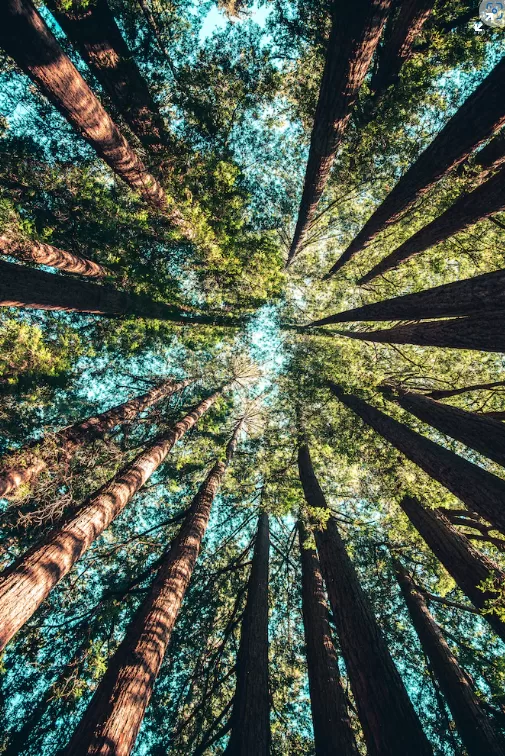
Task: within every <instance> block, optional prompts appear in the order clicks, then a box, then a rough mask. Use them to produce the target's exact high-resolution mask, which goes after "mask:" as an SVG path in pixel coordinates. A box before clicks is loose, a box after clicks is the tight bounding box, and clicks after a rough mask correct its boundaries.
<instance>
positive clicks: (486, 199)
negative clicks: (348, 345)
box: [358, 167, 505, 284]
mask: <svg viewBox="0 0 505 756" xmlns="http://www.w3.org/2000/svg"><path fill="white" fill-rule="evenodd" d="M504 209H505V167H502V168H501V169H500V170H499V171H497V173H495V174H494V175H493V176H491V178H488V179H487V180H486V181H484V182H483V183H481V184H479V186H477V188H476V189H474V190H473V191H471V192H465V193H464V194H462V195H461V196H460V197H459V198H458V199H457V200H456V202H454V204H453V205H451V206H450V207H449V208H448V209H447V210H446V211H445V212H444V213H442V215H439V216H438V218H435V219H434V220H433V221H432V222H431V223H428V225H427V226H424V227H423V228H421V229H419V231H418V232H417V233H416V234H414V236H411V237H410V239H407V240H406V241H405V242H403V244H401V245H400V246H399V247H398V248H397V249H395V250H394V251H393V252H391V254H389V255H387V256H386V257H384V258H383V259H382V260H381V261H380V262H379V263H377V265H375V266H374V267H373V268H372V270H371V271H369V273H367V274H366V275H365V276H362V278H360V279H359V281H358V283H359V284H365V283H368V282H369V281H372V280H373V279H374V278H376V277H377V276H380V275H382V274H383V273H386V272H387V271H388V270H391V269H392V268H396V267H398V265H400V263H402V262H405V261H406V260H410V259H412V258H413V257H415V256H416V255H419V254H421V253H422V252H425V251H426V250H427V249H429V248H430V247H434V246H435V245H437V244H440V243H441V242H443V241H445V240H446V239H449V238H450V237H451V236H454V234H459V233H460V232H461V231H465V230H466V229H467V228H470V226H473V225H474V224H475V223H478V222H479V221H481V220H484V219H485V218H489V216H491V215H493V214H494V213H497V212H501V211H502V210H504Z"/></svg>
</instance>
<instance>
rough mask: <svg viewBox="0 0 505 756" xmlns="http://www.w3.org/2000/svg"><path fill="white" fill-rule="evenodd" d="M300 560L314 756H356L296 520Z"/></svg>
mask: <svg viewBox="0 0 505 756" xmlns="http://www.w3.org/2000/svg"><path fill="white" fill-rule="evenodd" d="M298 532H299V536H300V557H301V564H302V610H303V625H304V629H305V645H306V649H307V650H306V655H307V671H308V676H309V690H310V705H311V709H312V723H313V725H314V744H315V753H316V756H334V754H340V756H358V749H357V747H356V741H355V739H354V733H353V731H352V727H351V723H350V720H349V713H348V711H347V702H346V697H345V692H344V689H343V687H342V683H341V681H340V674H339V670H338V659H337V654H336V651H335V646H334V643H333V639H332V633H331V629H330V623H329V619H328V607H327V604H326V597H325V595H324V587H323V577H322V575H321V567H320V565H319V559H318V557H317V553H316V550H315V549H313V548H312V547H310V548H309V547H308V545H307V544H306V541H307V537H308V536H307V531H306V528H305V526H304V524H303V522H301V521H299V523H298Z"/></svg>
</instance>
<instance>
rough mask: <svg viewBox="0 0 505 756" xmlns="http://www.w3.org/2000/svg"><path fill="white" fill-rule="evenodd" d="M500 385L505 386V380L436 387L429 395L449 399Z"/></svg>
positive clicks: (433, 397) (432, 397)
mask: <svg viewBox="0 0 505 756" xmlns="http://www.w3.org/2000/svg"><path fill="white" fill-rule="evenodd" d="M498 386H505V381H493V382H492V383H474V384H473V385H472V386H463V387H461V388H455V389H435V390H434V391H430V393H429V394H426V396H429V397H430V398H431V399H449V398H450V397H451V396H459V395H460V394H466V393H467V392H468V391H485V390H488V389H494V388H497V387H498Z"/></svg>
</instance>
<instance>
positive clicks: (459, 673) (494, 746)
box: [394, 560, 504, 756]
mask: <svg viewBox="0 0 505 756" xmlns="http://www.w3.org/2000/svg"><path fill="white" fill-rule="evenodd" d="M394 569H395V573H396V577H397V580H398V583H399V584H400V588H401V591H402V594H403V597H404V599H405V603H406V604H407V608H408V610H409V614H410V618H411V620H412V624H413V625H414V628H415V631H416V633H417V635H418V637H419V640H420V642H421V646H422V648H423V651H424V653H425V654H426V656H427V657H428V659H429V661H430V664H431V668H432V670H433V673H434V675H435V677H436V678H437V680H438V683H439V685H440V690H441V691H442V693H443V695H444V696H445V699H446V701H447V703H448V705H449V709H450V710H451V713H452V716H453V717H454V722H455V724H456V728H457V730H458V732H459V734H460V736H461V740H462V741H463V745H464V747H465V749H466V751H467V752H468V756H483V754H486V756H503V754H504V750H503V747H502V744H501V743H500V741H499V739H498V736H497V734H496V733H495V732H494V730H493V728H492V726H491V723H490V722H489V720H488V718H487V717H486V715H485V714H484V712H483V710H482V709H481V706H480V703H479V699H478V698H477V696H476V695H475V692H474V691H473V689H472V686H471V684H470V680H469V678H468V675H466V674H465V672H464V671H463V670H462V669H461V667H460V666H459V664H458V662H457V659H456V658H455V656H454V654H453V653H452V651H451V649H450V648H449V646H448V645H447V642H446V640H445V638H444V636H443V634H442V631H441V629H440V627H439V626H438V625H437V623H436V622H435V620H434V619H433V617H432V615H431V613H430V611H429V609H428V606H427V605H426V601H425V599H424V597H423V595H422V594H421V593H420V592H419V591H418V590H417V589H416V586H415V583H414V582H413V580H412V579H411V578H410V576H409V575H408V574H407V572H406V570H405V569H404V567H403V565H402V564H400V562H399V561H398V560H395V562H394Z"/></svg>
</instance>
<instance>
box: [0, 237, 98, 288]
mask: <svg viewBox="0 0 505 756" xmlns="http://www.w3.org/2000/svg"><path fill="white" fill-rule="evenodd" d="M0 255H9V257H16V258H17V259H19V260H24V261H26V262H33V263H36V264H37V265H47V267H49V268H58V270H63V271H64V272H65V273H75V274H76V275H79V276H87V277H88V278H105V276H108V275H110V271H108V270H107V268H106V267H104V266H103V265H100V264H99V263H97V262H94V261H93V260H89V259H88V258H87V257H82V256H81V255H75V254H74V253H73V252H66V251H65V250H64V249H59V248H58V247H53V246H52V245H51V244H42V243H41V242H37V241H31V240H28V239H23V240H19V239H12V238H10V237H8V236H5V235H4V236H0Z"/></svg>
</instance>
